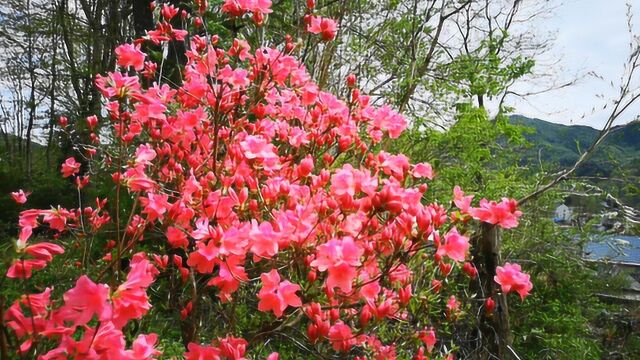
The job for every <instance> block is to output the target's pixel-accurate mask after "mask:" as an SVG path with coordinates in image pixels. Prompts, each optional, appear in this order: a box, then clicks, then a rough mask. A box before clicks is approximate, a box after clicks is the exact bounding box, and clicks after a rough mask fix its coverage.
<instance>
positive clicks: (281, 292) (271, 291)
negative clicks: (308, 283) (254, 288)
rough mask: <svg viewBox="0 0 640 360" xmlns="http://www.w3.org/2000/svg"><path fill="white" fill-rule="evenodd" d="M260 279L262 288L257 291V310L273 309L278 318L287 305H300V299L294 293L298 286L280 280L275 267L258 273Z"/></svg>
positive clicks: (298, 288)
mask: <svg viewBox="0 0 640 360" xmlns="http://www.w3.org/2000/svg"><path fill="white" fill-rule="evenodd" d="M260 280H262V289H260V292H259V293H258V298H259V299H260V302H259V303H258V310H260V311H265V312H266V311H273V313H274V314H275V316H276V317H278V318H279V317H281V316H282V314H283V313H284V310H285V309H286V308H287V307H289V306H292V307H300V306H302V301H301V300H300V298H299V297H298V295H296V291H299V290H300V286H299V285H297V284H292V283H291V282H289V281H288V280H285V281H282V282H281V281H280V274H278V271H277V270H276V269H273V270H271V271H270V272H268V273H263V274H262V275H260Z"/></svg>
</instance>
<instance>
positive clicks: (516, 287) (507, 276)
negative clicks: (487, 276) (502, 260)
mask: <svg viewBox="0 0 640 360" xmlns="http://www.w3.org/2000/svg"><path fill="white" fill-rule="evenodd" d="M493 279H494V281H495V282H497V283H498V284H499V285H500V286H501V287H502V291H503V292H504V293H505V294H508V293H509V292H511V291H515V292H517V293H518V294H519V295H520V298H521V299H524V298H525V297H526V296H527V295H529V291H531V289H533V284H532V283H531V280H529V274H525V273H523V272H522V271H521V268H520V265H518V264H510V263H506V264H504V266H498V267H497V268H496V276H494V278H493Z"/></svg>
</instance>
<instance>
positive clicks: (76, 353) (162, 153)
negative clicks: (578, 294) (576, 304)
mask: <svg viewBox="0 0 640 360" xmlns="http://www.w3.org/2000/svg"><path fill="white" fill-rule="evenodd" d="M197 5H198V7H196V11H195V12H194V13H192V14H191V15H190V16H186V15H185V14H180V12H179V11H178V9H176V8H174V7H172V6H170V5H166V4H163V5H161V6H160V5H159V6H157V7H156V9H155V13H156V14H157V15H158V16H159V22H158V25H157V29H156V30H153V31H149V32H147V35H146V36H145V37H143V38H141V39H137V40H135V41H134V42H133V43H131V44H123V45H121V46H119V47H118V48H117V49H116V55H117V65H118V69H117V71H114V72H112V73H108V74H105V75H103V76H98V77H97V79H96V86H97V88H98V89H99V90H100V92H101V93H102V95H103V96H104V99H105V102H104V113H103V115H104V114H106V116H105V117H104V118H99V117H98V114H97V115H96V116H92V117H89V118H87V119H86V122H85V123H84V124H82V125H83V126H85V127H86V128H88V129H89V130H90V131H91V134H90V136H89V139H91V140H92V141H91V143H89V144H82V145H81V144H78V147H79V148H80V149H82V152H81V153H79V154H78V155H77V156H76V157H71V158H69V159H67V160H66V161H64V163H63V164H62V165H61V175H62V176H63V177H65V178H68V179H71V181H73V182H74V184H75V185H76V188H77V193H78V199H79V200H80V203H79V204H78V207H77V208H63V207H56V208H51V209H28V210H24V211H22V212H21V214H20V218H19V227H20V231H19V234H18V236H17V240H16V241H15V247H14V249H13V250H12V252H11V253H10V257H11V259H10V261H8V263H7V270H6V277H7V279H5V280H3V284H9V283H11V284H13V285H11V286H12V287H13V288H16V289H22V290H23V292H24V294H23V295H22V296H19V297H18V298H17V299H15V300H14V301H13V302H9V303H8V306H7V308H6V309H2V310H3V314H4V315H3V321H4V326H5V327H6V328H8V329H10V336H9V337H7V343H6V344H8V345H10V348H11V350H12V351H13V352H14V353H15V354H17V355H21V356H27V357H30V356H36V357H38V358H41V359H149V358H159V357H161V356H162V357H168V356H184V358H186V359H242V358H269V359H277V358H278V357H281V358H289V357H296V356H297V355H300V356H313V357H317V358H327V357H339V358H360V359H364V358H375V359H393V358H396V357H398V358H405V359H406V358H412V359H427V358H451V359H452V358H454V356H455V355H454V354H455V353H456V349H457V348H458V347H459V346H460V345H461V344H459V343H458V341H459V340H460V338H459V336H456V331H457V328H458V327H459V326H463V325H461V324H465V323H467V322H469V321H470V322H474V321H476V318H477V317H478V315H477V314H476V313H474V312H473V309H481V310H482V312H483V313H484V314H486V316H492V313H493V312H494V308H495V304H496V301H495V300H494V298H495V297H496V296H504V295H506V294H508V293H511V292H514V293H517V295H519V297H518V300H517V301H520V298H522V299H524V298H525V297H526V296H527V295H528V294H529V292H530V291H531V290H532V285H531V282H530V280H529V276H528V275H527V274H525V273H523V272H522V271H521V268H520V266H519V265H517V264H511V263H506V264H503V265H502V266H498V267H497V269H496V276H495V278H494V279H492V280H493V281H495V282H496V284H497V286H496V289H498V290H497V291H496V292H495V293H489V294H484V296H483V297H481V298H478V297H477V296H475V294H474V295H471V291H470V290H469V285H470V284H471V283H473V282H477V281H478V276H477V275H478V271H477V269H476V268H475V267H474V265H473V264H472V262H471V260H472V259H471V258H470V255H469V248H470V237H471V236H472V234H474V232H475V231H476V230H477V229H478V228H479V226H480V225H481V224H482V223H485V224H490V225H491V226H497V227H502V228H505V229H509V228H513V227H515V226H517V224H518V218H519V217H520V216H521V212H520V211H518V209H517V203H516V202H515V201H514V200H512V199H507V198H505V199H502V200H500V201H490V200H487V199H481V200H479V201H477V202H476V201H474V199H473V196H472V195H467V194H465V193H464V192H463V190H462V189H460V188H459V187H455V188H453V189H451V193H452V194H453V199H454V200H453V201H452V202H451V204H448V203H446V204H440V203H438V202H434V203H430V204H426V203H423V199H424V198H425V197H426V196H425V194H426V193H427V192H428V191H429V181H430V180H431V179H433V177H434V176H437V174H436V173H434V170H433V169H432V167H431V165H429V164H428V163H415V164H412V163H411V162H410V160H409V158H408V157H407V156H405V155H403V154H391V153H388V152H387V151H385V150H384V149H388V146H387V144H388V143H389V142H390V141H393V139H397V138H398V137H399V136H400V135H401V134H402V132H403V131H404V130H405V128H407V126H408V122H407V120H406V119H405V118H404V117H403V116H402V115H401V114H399V113H397V112H396V111H394V110H393V109H392V108H391V107H389V106H379V107H378V106H373V105H372V104H370V101H369V98H368V97H367V96H366V95H364V94H363V93H362V91H360V89H359V88H358V85H357V83H358V79H357V78H356V77H355V76H353V75H350V76H349V77H347V79H345V81H346V85H347V88H348V89H349V93H348V95H347V97H346V98H344V99H340V98H338V97H337V96H335V95H334V94H331V93H328V92H325V91H323V90H322V89H321V88H319V87H318V85H316V83H314V81H313V80H312V78H311V76H310V75H309V73H308V72H307V70H306V69H305V67H304V66H303V65H301V63H300V61H299V60H298V59H297V56H298V55H299V54H300V46H299V44H298V43H294V42H293V40H292V39H291V38H290V37H285V38H284V39H283V43H282V44H274V45H273V46H263V47H260V48H257V49H252V48H251V47H250V45H249V43H248V42H247V41H245V40H243V39H220V38H219V37H218V36H216V35H212V34H207V33H206V32H205V31H202V29H203V26H206V18H204V17H201V16H200V15H199V14H200V13H202V12H204V11H206V10H207V9H208V4H207V2H206V1H204V0H200V1H197ZM219 10H220V11H221V12H222V13H223V14H226V16H228V17H229V18H230V19H231V20H232V21H235V22H245V23H246V26H252V27H254V28H255V31H256V32H263V31H265V28H264V25H265V22H266V20H267V17H268V14H269V13H270V12H271V1H268V0H226V1H224V3H223V4H222V6H221V7H220V8H219ZM307 13H308V14H307V15H306V16H305V18H304V19H303V21H302V22H301V24H302V26H304V28H305V30H306V31H307V35H306V36H308V37H309V39H310V42H309V43H313V44H316V45H314V46H323V45H322V43H323V42H327V41H332V40H333V39H334V38H335V36H336V32H337V31H339V28H338V26H337V24H336V22H335V21H333V20H332V19H330V18H327V17H323V16H322V14H320V12H319V11H317V10H316V9H315V8H314V2H313V1H308V9H307ZM176 16H182V17H183V22H184V23H188V24H189V27H185V28H189V29H190V30H182V29H178V28H174V27H173V26H172V25H171V23H172V19H174V18H175V17H176ZM205 28H206V27H205ZM190 31H191V32H190ZM175 42H181V43H184V45H185V46H186V47H187V51H186V56H187V59H188V60H187V63H186V65H184V67H183V68H182V69H181V82H180V83H179V84H176V83H174V82H168V81H165V78H164V77H163V61H161V62H160V63H156V62H153V61H151V60H150V58H149V57H148V56H147V55H146V54H145V52H143V51H142V49H143V48H145V49H146V48H152V47H154V46H156V47H159V48H161V49H166V48H167V47H168V46H170V45H172V44H175ZM60 126H61V127H62V128H63V129H64V130H65V131H66V132H68V133H72V132H73V131H74V130H73V125H72V124H69V123H68V120H67V119H64V118H63V119H61V122H60ZM105 183H109V184H111V187H112V191H110V192H109V194H108V196H107V197H99V198H98V199H95V201H94V200H92V201H91V202H87V201H85V203H83V202H82V200H84V199H85V196H83V194H85V192H86V190H87V189H88V188H90V187H91V186H94V185H93V184H105ZM27 195H28V194H26V193H24V192H20V191H16V193H15V194H14V198H15V200H16V202H18V203H21V204H28V198H27ZM59 262H60V263H59ZM70 269H72V270H70ZM48 272H51V273H49V276H47V273H48ZM60 272H62V273H65V274H69V273H73V274H74V275H73V280H72V281H71V283H70V284H68V285H67V284H66V283H65V282H64V281H57V280H56V276H58V277H59V278H62V276H61V275H60ZM3 286H5V285H3ZM175 324H179V326H176V325H175Z"/></svg>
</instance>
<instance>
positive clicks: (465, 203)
mask: <svg viewBox="0 0 640 360" xmlns="http://www.w3.org/2000/svg"><path fill="white" fill-rule="evenodd" d="M471 200H473V195H468V196H465V195H464V192H463V191H462V189H460V186H458V185H456V186H455V187H454V188H453V203H454V204H456V206H457V207H458V209H460V211H462V212H463V213H466V212H468V211H469V208H471Z"/></svg>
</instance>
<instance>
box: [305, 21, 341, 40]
mask: <svg viewBox="0 0 640 360" xmlns="http://www.w3.org/2000/svg"><path fill="white" fill-rule="evenodd" d="M308 21H309V24H308V25H307V31H308V32H310V33H312V34H320V35H321V36H322V40H325V41H330V40H333V39H335V38H336V34H337V33H338V24H336V22H335V20H333V19H329V18H323V17H320V16H311V17H310V18H309V20H308Z"/></svg>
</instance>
